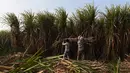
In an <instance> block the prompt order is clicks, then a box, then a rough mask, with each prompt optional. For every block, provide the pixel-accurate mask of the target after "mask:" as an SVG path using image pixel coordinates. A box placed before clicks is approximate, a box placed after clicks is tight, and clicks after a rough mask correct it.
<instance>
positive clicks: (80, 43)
mask: <svg viewBox="0 0 130 73" xmlns="http://www.w3.org/2000/svg"><path fill="white" fill-rule="evenodd" d="M77 44H78V50H83V49H84V38H83V37H82V36H78V42H77Z"/></svg>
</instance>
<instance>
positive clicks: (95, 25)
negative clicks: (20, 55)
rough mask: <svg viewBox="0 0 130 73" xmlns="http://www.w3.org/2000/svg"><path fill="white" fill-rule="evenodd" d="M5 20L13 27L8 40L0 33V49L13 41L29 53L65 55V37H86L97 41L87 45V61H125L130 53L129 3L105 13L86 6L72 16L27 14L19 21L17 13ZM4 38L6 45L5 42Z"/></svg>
mask: <svg viewBox="0 0 130 73" xmlns="http://www.w3.org/2000/svg"><path fill="white" fill-rule="evenodd" d="M4 21H5V22H6V24H8V25H9V26H10V28H11V32H10V33H9V34H10V36H11V38H10V37H9V36H7V38H6V35H3V34H2V32H3V31H1V34H0V45H2V46H0V47H4V46H5V45H6V46H9V45H10V44H8V41H11V46H12V48H17V49H18V50H21V49H26V51H27V52H28V53H35V52H36V51H37V50H38V49H39V48H42V49H43V51H44V53H43V54H44V56H50V55H58V54H62V53H63V50H64V49H63V46H62V45H61V42H62V40H63V39H64V38H69V37H72V38H75V37H77V36H78V35H81V34H83V35H84V36H85V37H86V38H87V37H94V42H87V43H86V45H85V49H86V59H91V60H93V59H97V60H98V59H105V60H112V59H118V57H120V58H121V60H123V59H124V57H125V54H128V53H129V48H130V46H129V44H130V42H129V41H130V37H129V36H130V33H129V32H130V6H129V5H127V4H126V5H124V6H120V5H118V6H114V5H113V6H111V7H110V8H108V7H106V10H105V12H100V11H99V10H98V9H97V7H95V6H94V5H85V6H84V7H83V8H79V9H77V10H76V12H75V13H73V14H72V15H70V16H69V15H68V13H67V12H66V10H65V9H64V8H58V9H56V11H55V13H51V12H48V11H41V12H38V13H33V12H32V11H25V12H24V13H21V17H20V18H18V17H17V16H16V15H15V14H14V13H7V14H6V15H5V16H4ZM21 26H22V27H21ZM1 35H3V36H5V37H1ZM5 38H6V39H7V41H6V40H4V41H5V42H6V44H4V43H3V42H2V40H3V39H5ZM76 46H77V45H76V42H75V41H74V42H73V43H72V48H71V52H72V54H71V56H72V58H75V56H76V51H77V49H76ZM0 50H1V49H0Z"/></svg>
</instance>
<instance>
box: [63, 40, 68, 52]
mask: <svg viewBox="0 0 130 73" xmlns="http://www.w3.org/2000/svg"><path fill="white" fill-rule="evenodd" d="M62 45H65V52H66V51H69V48H70V44H69V43H68V42H66V43H64V42H62Z"/></svg>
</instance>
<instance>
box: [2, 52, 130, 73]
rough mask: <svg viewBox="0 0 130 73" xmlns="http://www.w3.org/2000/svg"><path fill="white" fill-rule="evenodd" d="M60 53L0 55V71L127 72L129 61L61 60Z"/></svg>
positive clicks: (30, 72) (21, 72)
mask: <svg viewBox="0 0 130 73" xmlns="http://www.w3.org/2000/svg"><path fill="white" fill-rule="evenodd" d="M61 57H62V55H60V56H53V57H47V58H41V57H40V53H36V54H34V55H27V54H26V55H24V54H23V53H16V54H10V55H8V56H1V57H0V73H1V72H2V73H8V72H9V73H113V72H115V71H117V72H118V71H120V72H121V73H124V72H125V73H129V72H130V71H129V70H130V62H128V61H125V62H120V61H118V62H117V63H110V64H109V63H105V62H99V61H89V60H84V61H76V60H63V59H62V58H61Z"/></svg>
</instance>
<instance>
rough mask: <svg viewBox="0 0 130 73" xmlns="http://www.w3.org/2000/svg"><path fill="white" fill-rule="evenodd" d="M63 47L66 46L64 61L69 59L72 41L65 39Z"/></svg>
mask: <svg viewBox="0 0 130 73" xmlns="http://www.w3.org/2000/svg"><path fill="white" fill-rule="evenodd" d="M62 45H64V46H65V50H64V55H63V59H69V52H70V41H69V40H68V39H65V40H64V41H63V42H62Z"/></svg>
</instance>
